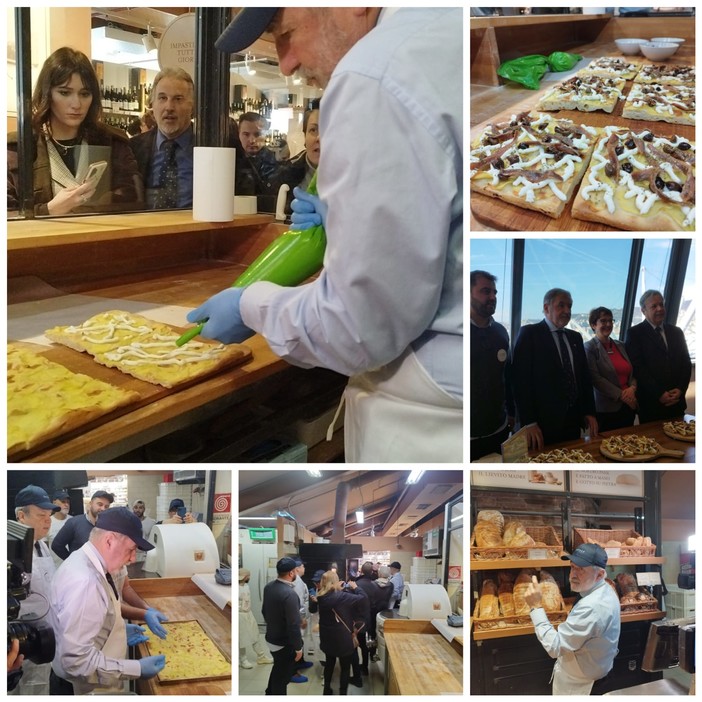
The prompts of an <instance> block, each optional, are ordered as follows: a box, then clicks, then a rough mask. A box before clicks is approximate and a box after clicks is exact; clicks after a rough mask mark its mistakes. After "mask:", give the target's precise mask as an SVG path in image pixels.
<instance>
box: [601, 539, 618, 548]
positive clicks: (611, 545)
mask: <svg viewBox="0 0 702 702" xmlns="http://www.w3.org/2000/svg"><path fill="white" fill-rule="evenodd" d="M621 545H622V542H621V541H615V540H614V539H610V540H609V541H608V542H607V543H606V544H605V548H616V547H617V546H621Z"/></svg>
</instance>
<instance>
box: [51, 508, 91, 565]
mask: <svg viewBox="0 0 702 702" xmlns="http://www.w3.org/2000/svg"><path fill="white" fill-rule="evenodd" d="M94 528H95V525H94V524H93V523H92V522H91V521H90V520H89V519H88V517H87V516H86V515H85V514H81V515H78V516H75V517H73V519H69V520H68V521H67V522H66V523H65V524H64V525H63V526H62V527H61V530H60V531H59V532H58V534H56V536H55V537H54V540H53V541H52V542H51V550H52V551H53V552H54V553H55V554H56V555H57V556H58V557H59V558H60V559H61V560H64V561H65V560H66V559H67V558H68V557H69V556H70V555H71V554H72V553H73V552H74V551H79V550H80V549H81V548H82V547H83V545H84V544H87V543H88V539H89V538H90V532H91V531H92V530H93V529H94Z"/></svg>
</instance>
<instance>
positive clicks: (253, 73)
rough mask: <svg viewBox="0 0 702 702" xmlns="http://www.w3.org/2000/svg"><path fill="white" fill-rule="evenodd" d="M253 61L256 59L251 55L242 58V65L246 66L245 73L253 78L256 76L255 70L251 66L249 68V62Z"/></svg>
mask: <svg viewBox="0 0 702 702" xmlns="http://www.w3.org/2000/svg"><path fill="white" fill-rule="evenodd" d="M255 60H256V59H255V58H254V57H253V56H252V55H251V54H246V56H244V65H245V66H246V72H247V73H248V74H249V75H250V76H255V75H256V69H255V68H251V66H249V61H251V63H253V62H254V61H255Z"/></svg>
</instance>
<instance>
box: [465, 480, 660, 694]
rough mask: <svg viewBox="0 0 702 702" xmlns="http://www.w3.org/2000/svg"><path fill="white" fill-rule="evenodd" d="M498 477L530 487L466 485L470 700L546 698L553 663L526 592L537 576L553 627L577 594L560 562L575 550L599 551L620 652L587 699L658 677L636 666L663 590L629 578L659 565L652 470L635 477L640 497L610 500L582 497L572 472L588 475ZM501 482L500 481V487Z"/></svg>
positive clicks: (567, 563)
mask: <svg viewBox="0 0 702 702" xmlns="http://www.w3.org/2000/svg"><path fill="white" fill-rule="evenodd" d="M505 473H507V474H508V475H509V476H516V475H517V474H527V475H530V476H531V477H532V479H533V480H534V482H533V483H531V484H530V485H529V488H528V489H526V490H520V489H519V488H518V487H517V488H509V487H491V486H487V485H478V484H476V482H479V481H478V480H477V479H475V480H474V481H473V486H472V488H471V550H470V556H471V557H470V575H471V592H472V597H473V599H472V602H471V610H470V611H471V612H472V617H471V622H470V626H471V637H470V638H471V642H470V645H471V661H472V665H471V676H472V680H471V692H472V694H550V684H549V681H550V677H551V672H552V669H553V659H551V658H549V657H548V655H547V654H546V652H545V651H544V649H543V648H542V646H541V644H540V643H539V641H538V639H537V638H536V636H535V632H534V627H533V625H532V623H531V618H530V614H529V610H530V608H529V606H528V605H527V604H526V602H525V600H524V593H525V591H526V588H527V587H528V586H529V583H530V582H531V576H532V575H536V576H537V577H538V578H539V579H540V583H541V586H542V593H544V609H545V610H546V614H547V617H548V619H549V620H550V621H551V623H552V624H553V626H554V627H555V628H558V626H559V624H561V623H562V622H564V621H565V620H566V618H567V616H568V613H569V611H570V609H571V608H572V606H573V604H574V602H575V601H576V594H577V593H575V592H571V591H570V588H569V583H568V573H569V567H570V561H568V560H561V556H562V555H563V554H565V553H572V551H573V550H574V549H575V548H576V547H577V545H578V544H581V543H595V542H596V543H600V544H601V545H602V546H603V548H605V550H606V551H607V553H608V563H607V569H606V570H607V579H608V581H609V585H610V586H612V587H613V588H614V589H615V591H616V592H617V597H618V599H619V600H620V603H621V638H620V642H619V653H618V655H617V657H616V658H615V661H614V668H613V669H612V671H611V672H610V673H609V674H608V675H607V676H606V677H605V678H603V679H602V680H600V681H597V683H595V687H594V688H593V694H598V693H599V694H602V693H604V692H606V691H608V690H615V689H620V688H623V687H628V686H629V685H634V684H643V683H646V682H650V681H652V680H655V679H657V678H656V675H658V676H659V674H656V673H647V672H645V671H643V670H642V668H641V660H642V656H643V651H644V646H645V642H646V636H647V632H648V627H649V624H650V622H652V621H655V620H659V619H662V618H663V617H664V616H665V614H664V612H663V611H661V607H662V595H663V590H662V588H661V587H660V586H655V587H653V588H652V589H651V591H649V590H648V588H644V587H639V586H638V584H637V581H636V573H639V572H654V573H658V572H660V571H661V567H662V565H663V564H664V563H665V558H663V557H662V556H660V555H657V554H660V549H659V547H658V546H657V544H659V543H660V538H661V537H660V518H659V507H658V499H657V492H656V490H657V481H658V473H657V471H645V472H644V471H641V480H642V482H643V484H642V485H641V494H640V495H639V496H634V495H628V496H621V495H619V496H616V497H613V499H607V497H606V496H605V495H597V494H592V495H587V494H583V493H581V492H579V490H580V483H578V482H576V480H575V479H573V478H572V477H571V473H585V471H553V472H552V473H549V476H551V477H553V476H555V477H554V479H553V482H551V483H550V484H549V485H547V484H546V483H545V482H544V483H539V479H540V478H541V477H543V475H544V474H543V473H541V474H540V475H539V476H536V475H534V473H535V471H509V472H507V471H505ZM593 473H595V472H593ZM597 473H606V471H597ZM636 473H637V474H638V473H639V472H638V471H637V472H636ZM486 474H487V472H486ZM561 476H562V477H561ZM558 479H560V482H561V483H562V485H560V486H556V485H555V483H556V482H558ZM508 480H509V478H503V479H502V482H503V484H505V485H506V484H508ZM524 482H525V483H527V481H526V480H525V481H524ZM540 488H541V490H540ZM554 490H557V492H554ZM609 505H615V506H616V510H614V509H610V508H609ZM603 507H604V508H603ZM644 525H645V526H644ZM601 527H604V528H601Z"/></svg>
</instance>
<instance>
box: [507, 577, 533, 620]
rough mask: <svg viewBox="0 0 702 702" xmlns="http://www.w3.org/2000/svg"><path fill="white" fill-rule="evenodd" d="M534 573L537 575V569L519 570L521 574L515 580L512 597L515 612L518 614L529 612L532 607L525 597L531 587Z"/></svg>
mask: <svg viewBox="0 0 702 702" xmlns="http://www.w3.org/2000/svg"><path fill="white" fill-rule="evenodd" d="M532 575H535V571H533V570H529V569H524V570H521V571H519V575H518V576H517V579H516V580H515V581H514V589H513V590H512V599H513V601H514V613H515V615H517V616H523V615H525V614H529V610H530V609H531V607H530V606H529V605H528V604H527V601H526V600H525V599H524V597H525V595H526V592H527V590H528V589H529V584H530V583H531V576H532Z"/></svg>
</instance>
